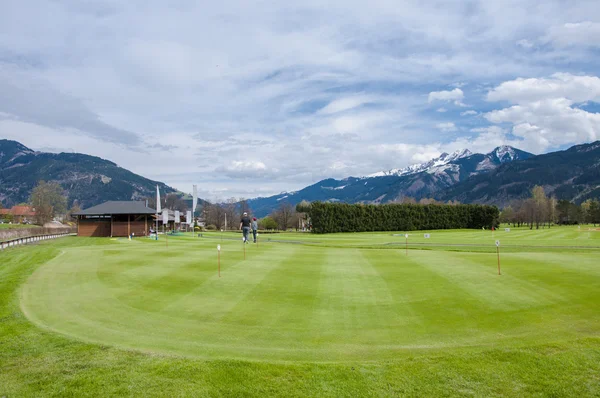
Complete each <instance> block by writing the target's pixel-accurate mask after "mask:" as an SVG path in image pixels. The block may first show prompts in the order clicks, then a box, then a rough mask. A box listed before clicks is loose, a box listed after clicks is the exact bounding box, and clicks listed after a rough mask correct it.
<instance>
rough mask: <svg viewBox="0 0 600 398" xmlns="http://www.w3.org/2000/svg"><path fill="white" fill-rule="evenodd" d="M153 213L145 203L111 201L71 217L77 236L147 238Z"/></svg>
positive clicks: (154, 211) (152, 220)
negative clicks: (75, 223) (75, 222)
mask: <svg viewBox="0 0 600 398" xmlns="http://www.w3.org/2000/svg"><path fill="white" fill-rule="evenodd" d="M155 213H156V210H154V209H151V208H149V207H147V206H146V203H145V202H135V201H133V202H125V201H111V202H105V203H102V204H101V205H98V206H94V207H90V208H89V209H86V210H82V211H80V212H79V213H75V214H73V215H74V216H76V217H77V235H78V236H105V237H106V236H129V235H131V234H135V236H148V234H149V231H150V227H151V226H152V223H153V222H154V218H153V217H152V216H153V215H154V214H155Z"/></svg>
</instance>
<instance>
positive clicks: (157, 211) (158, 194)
mask: <svg viewBox="0 0 600 398" xmlns="http://www.w3.org/2000/svg"><path fill="white" fill-rule="evenodd" d="M160 212H161V210H160V191H159V190H158V185H157V186H156V214H158V213H160Z"/></svg>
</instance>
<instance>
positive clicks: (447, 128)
mask: <svg viewBox="0 0 600 398" xmlns="http://www.w3.org/2000/svg"><path fill="white" fill-rule="evenodd" d="M435 127H437V128H438V129H440V130H441V131H443V132H445V133H446V132H451V131H456V130H458V129H457V128H456V125H455V124H454V123H452V122H446V123H438V124H436V125H435Z"/></svg>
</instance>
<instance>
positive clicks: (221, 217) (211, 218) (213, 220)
mask: <svg viewBox="0 0 600 398" xmlns="http://www.w3.org/2000/svg"><path fill="white" fill-rule="evenodd" d="M204 215H205V217H206V219H205V220H204V221H205V222H206V225H214V226H215V227H216V228H217V229H221V228H223V227H224V223H225V209H224V208H223V206H221V205H220V204H219V203H214V204H213V203H208V202H206V203H205V205H204Z"/></svg>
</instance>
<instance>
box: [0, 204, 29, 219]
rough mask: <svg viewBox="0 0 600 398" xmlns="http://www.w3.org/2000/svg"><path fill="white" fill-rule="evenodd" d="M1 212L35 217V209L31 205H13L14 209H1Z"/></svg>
mask: <svg viewBox="0 0 600 398" xmlns="http://www.w3.org/2000/svg"><path fill="white" fill-rule="evenodd" d="M0 214H12V215H13V216H24V217H34V216H35V211H34V210H33V209H32V208H31V207H30V206H13V208H12V209H0Z"/></svg>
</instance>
